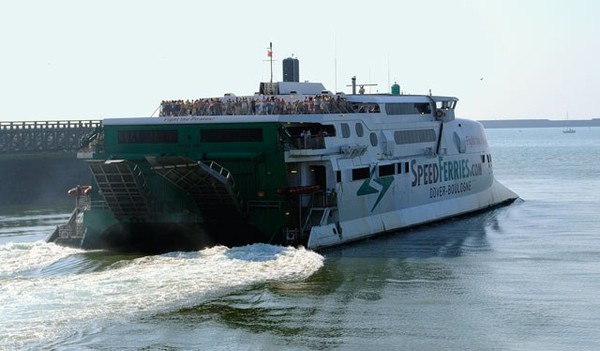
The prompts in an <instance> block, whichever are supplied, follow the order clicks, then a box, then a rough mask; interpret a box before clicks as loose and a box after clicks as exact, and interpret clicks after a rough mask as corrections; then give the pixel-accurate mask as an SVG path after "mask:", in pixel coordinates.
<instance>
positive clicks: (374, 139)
mask: <svg viewBox="0 0 600 351" xmlns="http://www.w3.org/2000/svg"><path fill="white" fill-rule="evenodd" d="M369 138H370V139H371V146H377V134H375V133H371V135H370V136H369Z"/></svg>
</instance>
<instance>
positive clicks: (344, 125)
mask: <svg viewBox="0 0 600 351" xmlns="http://www.w3.org/2000/svg"><path fill="white" fill-rule="evenodd" d="M342 138H350V126H349V125H348V123H342Z"/></svg>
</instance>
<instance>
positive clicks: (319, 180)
mask: <svg viewBox="0 0 600 351" xmlns="http://www.w3.org/2000/svg"><path fill="white" fill-rule="evenodd" d="M310 171H311V173H312V174H313V180H314V184H315V185H318V186H319V188H320V190H321V191H325V190H327V175H326V171H325V166H317V165H313V166H310Z"/></svg>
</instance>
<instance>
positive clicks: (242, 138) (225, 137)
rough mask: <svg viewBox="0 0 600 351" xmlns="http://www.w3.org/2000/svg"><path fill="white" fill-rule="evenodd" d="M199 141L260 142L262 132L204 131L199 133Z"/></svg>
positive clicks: (257, 130) (233, 129) (244, 130)
mask: <svg viewBox="0 0 600 351" xmlns="http://www.w3.org/2000/svg"><path fill="white" fill-rule="evenodd" d="M200 141H201V142H203V143H230V142H231V143H233V142H261V141H263V130H262V128H232V129H204V130H201V131H200Z"/></svg>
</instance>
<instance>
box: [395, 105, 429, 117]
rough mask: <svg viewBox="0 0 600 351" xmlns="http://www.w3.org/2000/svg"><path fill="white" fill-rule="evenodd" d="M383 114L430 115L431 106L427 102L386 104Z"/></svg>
mask: <svg viewBox="0 0 600 351" xmlns="http://www.w3.org/2000/svg"><path fill="white" fill-rule="evenodd" d="M385 112H386V113H387V114H388V115H429V114H431V104H430V103H428V102H417V103H414V102H400V103H387V104H385Z"/></svg>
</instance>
